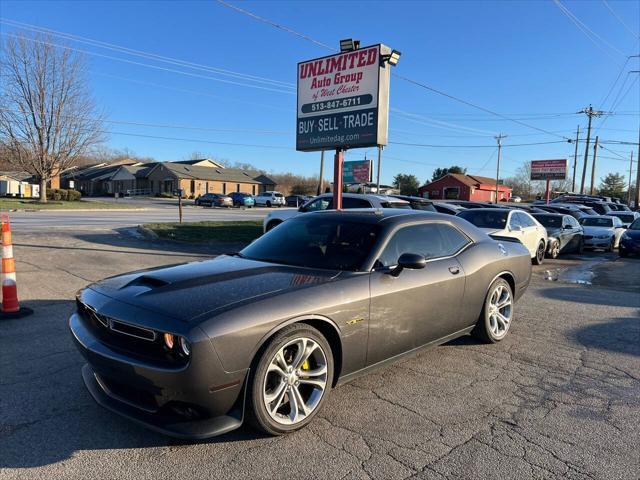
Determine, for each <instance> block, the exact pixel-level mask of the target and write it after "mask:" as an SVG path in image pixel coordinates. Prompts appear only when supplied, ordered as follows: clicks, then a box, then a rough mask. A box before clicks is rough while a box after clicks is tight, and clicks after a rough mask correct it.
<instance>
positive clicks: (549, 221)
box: [534, 215, 569, 228]
mask: <svg viewBox="0 0 640 480" xmlns="http://www.w3.org/2000/svg"><path fill="white" fill-rule="evenodd" d="M534 218H535V219H536V220H538V221H539V222H540V223H541V224H542V226H543V227H549V228H560V227H562V218H563V217H556V216H555V215H534ZM565 223H569V221H568V220H565Z"/></svg>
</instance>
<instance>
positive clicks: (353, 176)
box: [342, 160, 373, 183]
mask: <svg viewBox="0 0 640 480" xmlns="http://www.w3.org/2000/svg"><path fill="white" fill-rule="evenodd" d="M372 174H373V161H372V160H354V161H351V162H344V170H343V173H342V181H343V182H344V183H368V182H370V181H371V178H372Z"/></svg>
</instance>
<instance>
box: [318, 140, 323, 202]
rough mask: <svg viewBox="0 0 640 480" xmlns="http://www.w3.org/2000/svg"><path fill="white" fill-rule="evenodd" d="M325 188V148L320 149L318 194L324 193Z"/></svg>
mask: <svg viewBox="0 0 640 480" xmlns="http://www.w3.org/2000/svg"><path fill="white" fill-rule="evenodd" d="M323 189H324V150H321V151H320V179H319V181H318V195H322V190H323Z"/></svg>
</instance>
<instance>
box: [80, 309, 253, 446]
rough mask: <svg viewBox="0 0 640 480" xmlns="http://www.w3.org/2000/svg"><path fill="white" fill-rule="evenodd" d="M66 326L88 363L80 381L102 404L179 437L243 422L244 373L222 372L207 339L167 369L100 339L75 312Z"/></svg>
mask: <svg viewBox="0 0 640 480" xmlns="http://www.w3.org/2000/svg"><path fill="white" fill-rule="evenodd" d="M69 328H70V330H71V334H72V337H73V340H74V343H75V344H76V347H77V348H78V350H79V351H80V353H81V354H82V355H83V356H84V357H85V359H86V360H87V362H88V363H87V364H86V365H85V366H84V367H83V368H82V377H83V380H84V383H85V385H86V387H87V389H88V390H89V393H91V395H92V397H93V398H94V400H95V401H96V402H97V403H98V404H100V405H102V406H103V407H105V408H107V409H109V410H111V411H113V412H115V413H117V414H119V415H122V416H123V417H126V418H128V419H130V420H132V421H134V422H136V423H138V424H140V425H143V426H145V427H147V428H150V429H152V430H155V431H157V432H159V433H162V434H164V435H169V436H172V437H177V438H183V439H191V440H199V439H203V438H208V437H212V436H216V435H221V434H223V433H226V432H229V431H230V430H234V429H236V428H238V427H240V425H242V422H243V416H244V393H245V391H246V388H245V385H244V383H245V381H246V378H247V372H236V373H234V374H229V373H227V372H224V369H223V368H222V365H221V364H220V361H219V360H218V358H217V355H216V353H215V351H214V350H213V346H212V345H211V343H210V342H209V341H208V339H206V340H204V341H200V342H197V343H193V344H192V349H193V350H192V354H191V357H192V360H191V361H190V362H189V363H188V364H187V365H186V366H182V367H178V368H168V367H167V366H165V365H155V364H153V363H152V362H148V361H145V360H144V359H140V358H136V357H134V356H132V355H128V354H127V353H126V352H123V351H120V350H118V349H116V348H113V347H111V346H108V345H106V344H104V343H103V342H101V341H100V340H99V339H98V337H97V336H96V335H95V334H94V333H93V332H92V330H91V327H90V325H89V324H88V322H87V321H86V320H85V319H84V318H83V317H81V316H80V315H79V314H77V313H75V314H73V315H71V317H70V319H69ZM196 358H197V359H198V362H194V360H193V359H196Z"/></svg>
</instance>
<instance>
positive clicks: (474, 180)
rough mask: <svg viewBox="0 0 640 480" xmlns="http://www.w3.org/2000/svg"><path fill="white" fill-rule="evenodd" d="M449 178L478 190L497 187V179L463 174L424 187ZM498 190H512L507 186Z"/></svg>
mask: <svg viewBox="0 0 640 480" xmlns="http://www.w3.org/2000/svg"><path fill="white" fill-rule="evenodd" d="M447 177H452V178H455V179H456V180H457V181H459V182H460V183H463V184H464V185H467V186H468V187H474V188H478V187H479V186H480V185H491V186H493V187H495V185H496V179H495V178H490V177H482V176H480V175H463V174H461V173H448V174H446V175H445V176H444V177H440V178H439V179H437V180H434V181H433V182H429V183H427V184H426V185H423V187H429V185H431V184H433V183H436V182H439V181H440V180H443V179H445V178H447ZM421 188H422V187H421ZM498 188H504V189H509V190H511V187H508V186H506V185H498Z"/></svg>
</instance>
